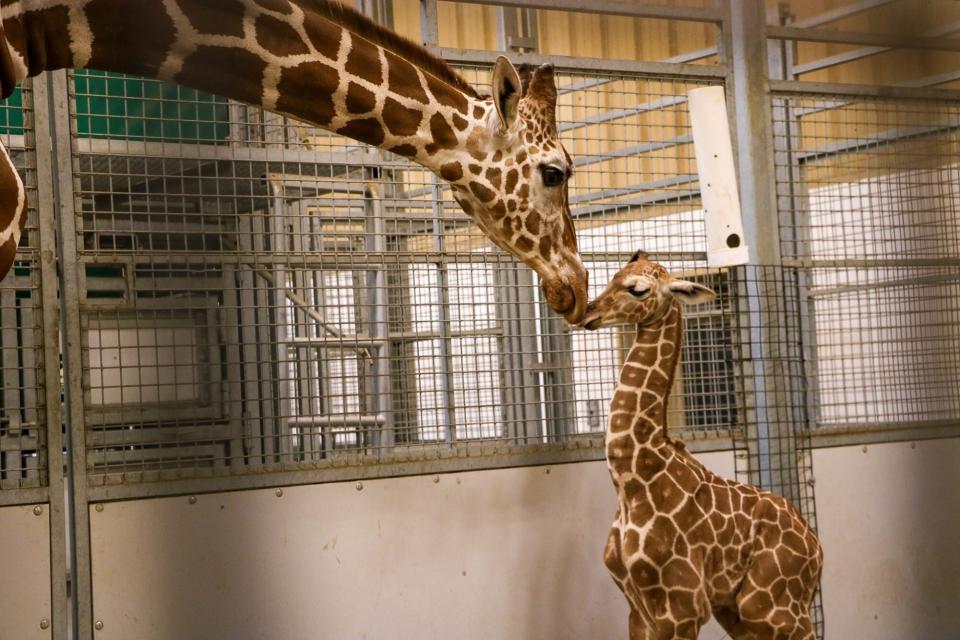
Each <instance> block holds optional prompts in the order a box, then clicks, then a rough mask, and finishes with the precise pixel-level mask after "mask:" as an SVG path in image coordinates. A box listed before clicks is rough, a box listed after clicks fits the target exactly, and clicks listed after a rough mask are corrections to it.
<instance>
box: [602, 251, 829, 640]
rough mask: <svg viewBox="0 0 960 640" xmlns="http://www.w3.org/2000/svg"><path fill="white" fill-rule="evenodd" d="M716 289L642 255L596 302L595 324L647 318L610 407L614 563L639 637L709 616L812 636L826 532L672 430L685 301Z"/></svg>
mask: <svg viewBox="0 0 960 640" xmlns="http://www.w3.org/2000/svg"><path fill="white" fill-rule="evenodd" d="M714 297H715V294H714V293H713V292H712V291H711V290H710V289H707V288H706V287H704V286H702V285H700V284H697V283H694V282H688V281H685V280H677V279H675V278H673V277H672V276H670V274H669V273H667V271H666V269H664V268H663V267H662V266H660V265H659V264H656V263H653V262H650V261H649V260H647V258H646V256H645V255H644V254H642V253H640V252H638V253H637V254H635V255H634V256H633V258H632V259H631V260H630V262H629V263H627V265H626V266H624V267H623V268H622V269H621V270H620V271H619V272H618V273H617V274H616V275H615V276H614V278H613V280H612V281H611V283H610V285H609V286H608V287H607V288H606V290H605V291H604V292H603V293H602V294H601V295H600V296H599V297H598V298H597V299H596V300H594V301H593V302H591V303H590V304H589V306H588V307H587V314H586V316H585V318H584V321H583V326H584V327H586V328H587V329H598V328H600V327H608V326H612V325H620V324H628V323H635V324H636V325H637V336H636V339H635V341H634V343H633V346H632V348H631V349H630V352H629V354H628V356H627V358H626V361H625V362H624V364H623V368H622V370H621V373H620V381H619V384H618V385H617V389H616V392H615V393H614V396H613V400H612V402H611V404H610V423H609V425H608V429H607V436H606V453H607V464H608V466H609V468H610V474H611V477H612V479H613V483H614V486H615V487H616V490H617V497H618V507H617V513H616V515H615V517H614V521H613V528H612V529H611V531H610V536H609V538H608V540H607V545H606V548H605V551H604V561H605V563H606V565H607V568H608V569H609V570H610V573H611V575H612V576H613V579H614V581H615V582H616V583H617V585H618V586H619V587H620V589H621V590H622V591H623V593H624V595H625V596H626V597H627V600H628V602H629V604H630V619H629V627H630V638H631V640H640V639H643V640H653V639H656V640H666V639H671V638H684V639H691V640H692V639H695V638H697V636H698V634H699V632H700V627H701V626H702V625H703V624H704V623H706V622H707V620H709V618H710V616H711V614H712V615H713V616H715V617H716V618H717V621H718V622H719V623H720V624H721V626H723V628H724V629H726V630H727V632H728V633H729V634H730V635H731V636H732V637H733V638H734V639H735V640H741V639H751V640H767V639H770V640H773V639H778V640H779V639H783V640H788V639H789V640H813V639H814V638H815V634H814V630H813V625H812V622H811V619H810V604H811V601H812V600H813V596H814V593H815V591H816V589H817V585H818V583H819V579H820V570H821V567H822V564H823V553H822V551H821V548H820V542H819V540H818V539H817V536H816V534H815V533H814V532H813V530H812V529H811V528H810V526H809V525H808V524H807V522H806V521H805V520H804V519H803V517H802V516H801V515H800V514H799V513H798V511H797V509H796V508H795V507H794V506H793V505H792V504H790V503H789V502H788V501H787V500H785V499H784V498H782V497H781V496H778V495H775V494H772V493H769V492H766V491H761V490H760V489H757V488H756V487H752V486H750V485H745V484H741V483H739V482H734V481H732V480H727V479H725V478H721V477H720V476H718V475H716V474H714V473H712V472H711V471H709V470H708V469H707V468H706V467H704V466H703V465H702V464H700V462H698V461H697V460H696V459H695V458H694V457H693V456H691V455H690V454H689V453H687V451H686V450H685V449H684V447H683V444H682V443H681V442H678V441H674V440H671V439H670V438H669V437H668V435H667V425H666V409H667V400H668V398H669V394H670V388H671V385H672V384H673V380H674V375H675V372H676V368H677V362H678V360H679V356H680V344H681V337H682V334H683V318H682V313H681V305H682V304H694V303H698V302H706V301H709V300H712V299H713V298H714Z"/></svg>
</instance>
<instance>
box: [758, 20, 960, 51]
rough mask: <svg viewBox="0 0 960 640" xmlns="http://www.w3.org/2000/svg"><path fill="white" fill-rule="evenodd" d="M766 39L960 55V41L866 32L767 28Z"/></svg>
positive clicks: (774, 26)
mask: <svg viewBox="0 0 960 640" xmlns="http://www.w3.org/2000/svg"><path fill="white" fill-rule="evenodd" d="M767 37H768V38H773V39H775V40H796V41H800V42H833V43H837V44H862V45H870V46H878V47H893V48H901V49H932V50H936V51H960V39H957V38H935V37H922V36H915V37H911V36H904V35H900V34H897V33H866V32H863V31H841V30H827V29H804V28H800V27H784V26H777V25H768V26H767Z"/></svg>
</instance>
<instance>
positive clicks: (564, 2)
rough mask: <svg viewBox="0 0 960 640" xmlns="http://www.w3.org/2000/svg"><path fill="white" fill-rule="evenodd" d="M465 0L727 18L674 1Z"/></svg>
mask: <svg viewBox="0 0 960 640" xmlns="http://www.w3.org/2000/svg"><path fill="white" fill-rule="evenodd" d="M461 1H462V2H463V3H465V4H480V5H491V6H495V7H520V8H522V9H547V10H550V11H578V12H585V13H591V14H603V15H617V16H631V17H634V18H656V19H660V20H686V21H694V22H715V23H719V22H722V21H723V18H724V15H723V11H721V10H720V9H713V8H709V7H686V6H683V5H677V6H674V5H671V4H642V3H640V2H635V1H634V0H592V1H591V2H586V3H585V2H583V0H461Z"/></svg>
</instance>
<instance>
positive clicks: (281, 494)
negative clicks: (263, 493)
mask: <svg viewBox="0 0 960 640" xmlns="http://www.w3.org/2000/svg"><path fill="white" fill-rule="evenodd" d="M274 493H275V494H277V497H278V498H282V497H283V489H277V490H276V491H274Z"/></svg>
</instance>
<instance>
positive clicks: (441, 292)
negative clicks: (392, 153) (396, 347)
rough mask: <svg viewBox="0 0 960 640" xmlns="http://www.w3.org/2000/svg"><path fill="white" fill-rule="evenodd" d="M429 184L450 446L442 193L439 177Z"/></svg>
mask: <svg viewBox="0 0 960 640" xmlns="http://www.w3.org/2000/svg"><path fill="white" fill-rule="evenodd" d="M430 181H431V182H430V185H431V189H432V193H431V197H432V199H433V204H432V208H431V213H432V214H433V218H432V223H433V250H434V251H436V253H437V255H438V256H441V258H440V259H439V260H437V262H436V266H437V299H436V302H435V304H436V305H437V306H438V307H439V309H438V311H439V315H440V317H439V318H438V320H439V323H440V326H439V330H440V403H441V406H442V407H443V410H442V412H441V415H442V416H443V421H444V422H443V425H442V426H443V433H444V440H445V441H446V442H448V443H453V442H454V440H456V437H457V415H456V413H455V411H454V407H455V406H456V405H455V403H454V398H453V355H452V354H451V353H450V351H451V345H450V289H449V282H448V277H447V263H446V262H445V261H444V260H443V256H444V252H445V251H446V248H445V246H444V233H443V201H442V198H443V193H442V190H441V186H440V178H438V177H437V176H436V175H431V176H430Z"/></svg>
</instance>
